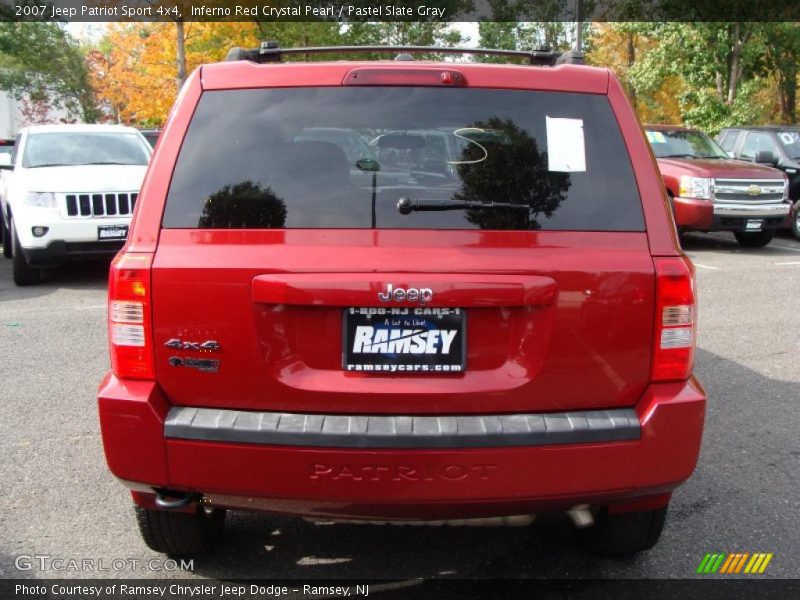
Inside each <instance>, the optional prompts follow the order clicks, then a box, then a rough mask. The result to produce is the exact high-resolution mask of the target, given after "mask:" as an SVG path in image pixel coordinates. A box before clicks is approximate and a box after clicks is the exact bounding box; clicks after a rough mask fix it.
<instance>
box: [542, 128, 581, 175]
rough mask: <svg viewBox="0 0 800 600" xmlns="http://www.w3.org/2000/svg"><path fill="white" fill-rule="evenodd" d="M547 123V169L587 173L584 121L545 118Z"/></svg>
mask: <svg viewBox="0 0 800 600" xmlns="http://www.w3.org/2000/svg"><path fill="white" fill-rule="evenodd" d="M545 119H546V123H547V169H548V170H549V171H564V172H567V173H574V172H577V171H586V147H585V144H584V141H583V119H558V118H553V117H545Z"/></svg>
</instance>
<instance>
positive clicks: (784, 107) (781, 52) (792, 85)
mask: <svg viewBox="0 0 800 600" xmlns="http://www.w3.org/2000/svg"><path fill="white" fill-rule="evenodd" d="M760 27H761V34H762V36H763V38H764V40H765V42H766V43H765V44H764V47H765V50H766V61H767V65H768V67H769V69H770V71H771V72H772V73H773V74H774V77H775V82H776V84H777V85H776V87H777V95H778V100H779V106H780V117H779V119H780V121H781V122H783V123H790V124H793V123H796V122H797V84H798V79H797V63H798V61H800V24H798V23H761V24H760Z"/></svg>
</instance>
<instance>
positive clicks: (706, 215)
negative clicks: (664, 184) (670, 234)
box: [672, 196, 714, 231]
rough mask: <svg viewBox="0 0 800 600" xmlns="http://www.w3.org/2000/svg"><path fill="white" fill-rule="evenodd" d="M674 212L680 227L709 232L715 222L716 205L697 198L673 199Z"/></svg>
mask: <svg viewBox="0 0 800 600" xmlns="http://www.w3.org/2000/svg"><path fill="white" fill-rule="evenodd" d="M672 212H673V214H674V215H675V223H676V224H677V225H678V226H679V227H688V228H692V229H700V230H703V231H708V230H710V229H711V226H712V223H713V221H714V204H713V203H712V202H711V201H710V200H700V199H697V198H681V197H680V196H676V197H674V198H672Z"/></svg>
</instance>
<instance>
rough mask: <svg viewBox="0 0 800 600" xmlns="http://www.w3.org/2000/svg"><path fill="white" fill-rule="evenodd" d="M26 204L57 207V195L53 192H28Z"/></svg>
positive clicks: (39, 206)
mask: <svg viewBox="0 0 800 600" xmlns="http://www.w3.org/2000/svg"><path fill="white" fill-rule="evenodd" d="M25 204H27V205H28V206H35V207H38V208H55V207H56V197H55V195H53V193H52V192H28V193H27V194H25Z"/></svg>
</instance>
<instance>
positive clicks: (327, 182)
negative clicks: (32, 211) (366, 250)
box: [163, 87, 644, 231]
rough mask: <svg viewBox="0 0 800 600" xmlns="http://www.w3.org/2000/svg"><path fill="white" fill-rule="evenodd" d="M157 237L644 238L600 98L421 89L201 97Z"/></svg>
mask: <svg viewBox="0 0 800 600" xmlns="http://www.w3.org/2000/svg"><path fill="white" fill-rule="evenodd" d="M490 204H494V206H490ZM399 206H404V207H405V209H404V210H400V209H399ZM409 207H411V208H410V209H409ZM163 224H164V227H167V228H223V229H227V228H253V229H262V228H371V227H376V228H393V229H404V228H415V229H416V228H422V229H495V230H525V229H543V230H585V231H642V230H643V229H644V221H643V217H642V209H641V203H640V200H639V194H638V189H637V186H636V181H635V178H634V175H633V170H632V167H631V164H630V160H629V157H628V153H627V150H626V147H625V144H624V142H623V140H622V136H621V134H620V131H619V127H618V125H617V122H616V119H615V118H614V114H613V112H612V110H611V107H610V106H609V103H608V99H607V98H606V97H605V96H599V95H592V94H572V93H558V92H532V91H516V90H491V89H469V88H466V89H465V88H460V89H453V88H433V87H325V88H280V89H274V88H273V89H256V90H226V91H210V92H205V93H204V94H203V96H202V98H201V100H200V103H199V105H198V107H197V109H196V111H195V114H194V117H193V118H192V122H191V125H190V126H189V130H188V132H187V134H186V137H185V139H184V142H183V146H182V148H181V151H180V155H179V157H178V161H177V164H176V167H175V171H174V175H173V179H172V183H171V186H170V190H169V195H168V198H167V206H166V210H165V214H164V223H163Z"/></svg>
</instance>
